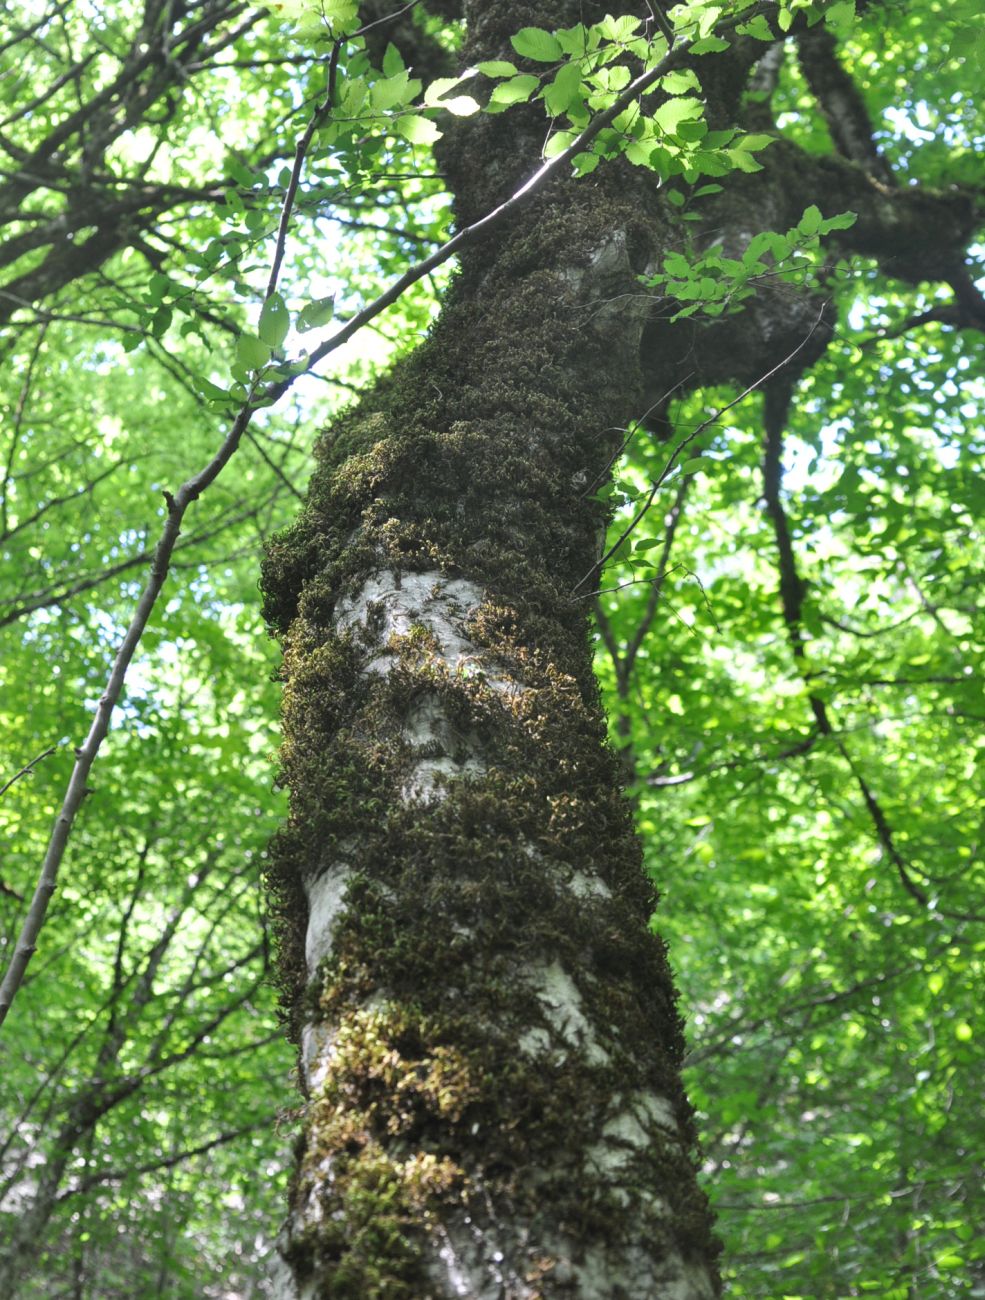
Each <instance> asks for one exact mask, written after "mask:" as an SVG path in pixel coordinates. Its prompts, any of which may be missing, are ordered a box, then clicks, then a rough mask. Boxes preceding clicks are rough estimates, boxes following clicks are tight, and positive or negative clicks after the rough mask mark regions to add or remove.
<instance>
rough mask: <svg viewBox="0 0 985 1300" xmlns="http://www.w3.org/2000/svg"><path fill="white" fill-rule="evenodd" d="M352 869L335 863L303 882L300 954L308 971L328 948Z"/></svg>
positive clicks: (313, 969)
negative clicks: (303, 922)
mask: <svg viewBox="0 0 985 1300" xmlns="http://www.w3.org/2000/svg"><path fill="white" fill-rule="evenodd" d="M354 874H355V873H354V872H353V870H352V869H351V867H347V866H344V865H342V864H341V863H337V864H335V865H334V866H331V867H329V868H328V870H327V871H323V872H322V873H321V875H320V876H315V877H314V879H312V880H308V881H306V882H305V886H304V889H305V893H306V894H307V896H308V928H307V930H306V931H305V936H304V956H305V960H306V961H307V963H308V974H309V975H313V974H314V971H315V967H316V966H317V965H318V963H319V962H320V961H321V959H322V958H323V957H327V956H328V954H329V953H330V952H331V950H332V940H333V939H334V937H335V927H336V923H337V921H338V919H339V917H340V916H341V914H342V909H343V908H344V906H345V891H346V889H347V888H348V886H349V881H350V880H351V879H352V877H353V875H354Z"/></svg>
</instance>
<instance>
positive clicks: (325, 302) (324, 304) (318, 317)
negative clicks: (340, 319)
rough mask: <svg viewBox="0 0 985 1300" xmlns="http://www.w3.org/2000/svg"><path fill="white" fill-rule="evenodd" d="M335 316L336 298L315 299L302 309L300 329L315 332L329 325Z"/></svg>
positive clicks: (299, 321) (299, 318)
mask: <svg viewBox="0 0 985 1300" xmlns="http://www.w3.org/2000/svg"><path fill="white" fill-rule="evenodd" d="M334 315H335V297H334V295H333V296H332V297H330V298H315V299H313V300H312V301H311V302H309V303H305V305H304V306H303V307H302V308H301V310H300V312H299V313H298V329H299V330H313V329H318V328H319V327H320V326H322V325H327V324H328V322H329V321H330V320H331V319H332V317H333V316H334Z"/></svg>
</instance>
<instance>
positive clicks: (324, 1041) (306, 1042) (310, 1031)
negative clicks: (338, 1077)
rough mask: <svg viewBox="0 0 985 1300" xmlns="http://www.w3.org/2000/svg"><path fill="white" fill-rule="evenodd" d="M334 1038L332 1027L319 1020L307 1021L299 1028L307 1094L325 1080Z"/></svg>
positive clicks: (302, 1067)
mask: <svg viewBox="0 0 985 1300" xmlns="http://www.w3.org/2000/svg"><path fill="white" fill-rule="evenodd" d="M334 1039H335V1035H334V1032H333V1031H332V1029H331V1028H330V1027H329V1026H328V1025H326V1024H325V1023H324V1022H323V1021H320V1020H312V1021H309V1023H308V1024H306V1025H305V1027H304V1028H303V1029H302V1030H301V1070H302V1072H303V1074H304V1082H305V1085H306V1086H307V1090H308V1093H309V1095H310V1094H312V1093H315V1092H317V1091H318V1089H319V1088H320V1087H321V1086H322V1084H323V1083H324V1082H325V1076H326V1075H327V1074H328V1067H329V1066H330V1065H331V1063H332V1056H331V1050H332V1043H333V1042H334Z"/></svg>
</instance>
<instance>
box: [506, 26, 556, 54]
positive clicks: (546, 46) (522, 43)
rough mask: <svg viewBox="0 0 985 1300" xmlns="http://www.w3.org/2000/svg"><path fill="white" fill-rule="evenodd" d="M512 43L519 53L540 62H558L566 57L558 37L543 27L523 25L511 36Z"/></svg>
mask: <svg viewBox="0 0 985 1300" xmlns="http://www.w3.org/2000/svg"><path fill="white" fill-rule="evenodd" d="M510 44H511V45H512V46H513V48H514V49H515V50H516V52H517V54H520V55H522V56H523V57H524V58H525V59H534V60H536V62H538V63H556V62H557V60H558V59H562V58H563V57H564V51H563V50H562V49H561V45H560V42H559V41H558V39H557V37H556V36H552V35H551V33H550V32H546V31H544V29H543V27H521V28H520V30H519V31H518V32H517V34H516V35H515V36H511V37H510Z"/></svg>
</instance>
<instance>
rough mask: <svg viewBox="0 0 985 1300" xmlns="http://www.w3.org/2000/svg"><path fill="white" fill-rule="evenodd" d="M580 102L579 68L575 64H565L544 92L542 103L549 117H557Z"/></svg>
mask: <svg viewBox="0 0 985 1300" xmlns="http://www.w3.org/2000/svg"><path fill="white" fill-rule="evenodd" d="M580 101H581V68H580V67H579V65H578V64H577V63H566V64H565V65H564V67H562V68H561V70H560V72H558V74H557V76H556V77H555V78H554V80H553V81H552V82H551V84H550V85H549V86H548V87H547V89H546V90H545V91H544V102H545V104H546V105H547V108H548V110H549V112H550V113H551V115H552V116H553V117H558V116H560V114H561V113H564V112H566V111H567V109H569V108H570V107H571V105H572V104H574V103H575V102H580Z"/></svg>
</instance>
